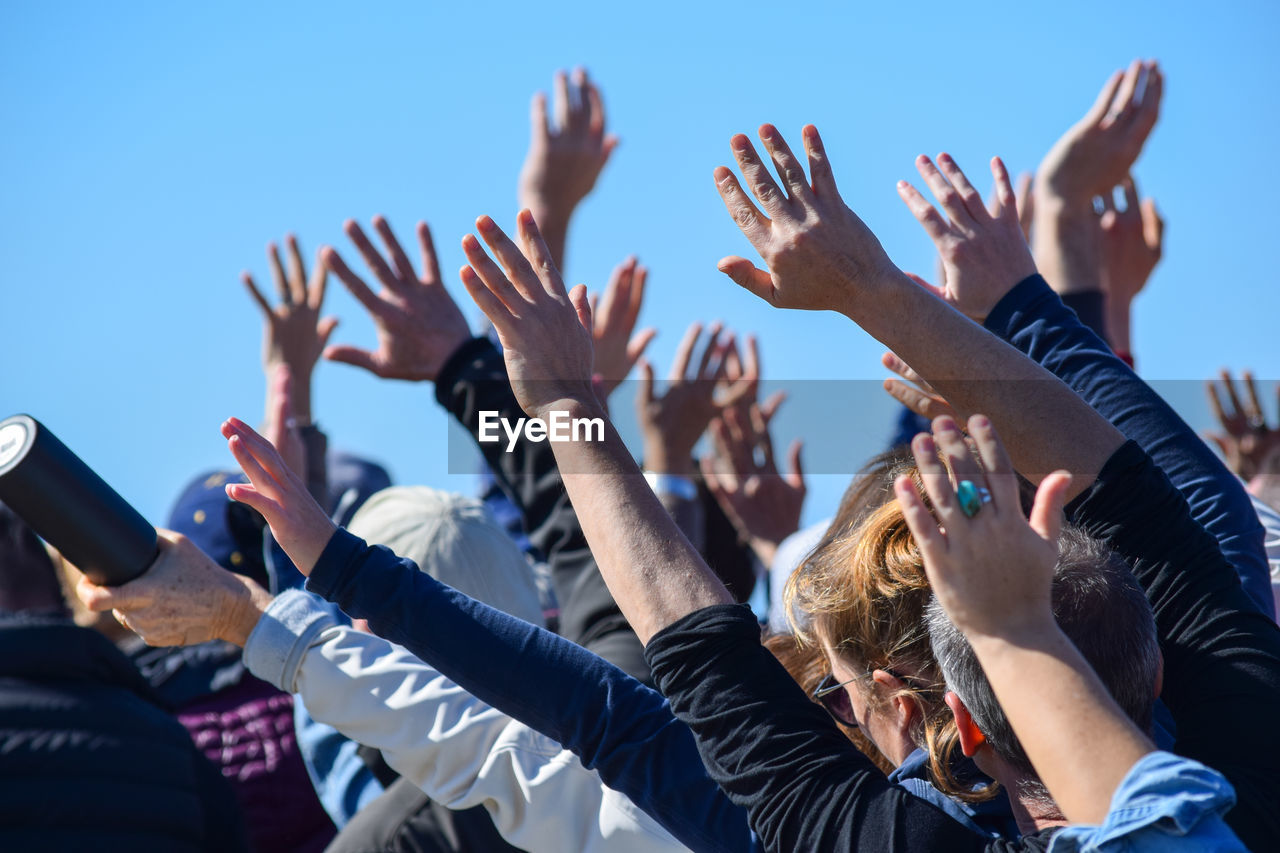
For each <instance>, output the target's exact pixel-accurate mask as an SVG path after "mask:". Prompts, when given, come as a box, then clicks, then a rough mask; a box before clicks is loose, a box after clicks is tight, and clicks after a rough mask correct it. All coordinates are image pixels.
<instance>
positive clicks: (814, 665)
mask: <svg viewBox="0 0 1280 853" xmlns="http://www.w3.org/2000/svg"><path fill="white" fill-rule="evenodd" d="M764 647H765V648H766V649H768V650H769V651H770V653H772V654H773V656H774V657H775V658H776V659H777V661H778V663H780V664H782V666H783V668H784V669H786V671H787V674H788V675H790V676H791V678H792V680H794V681H795V683H796V684H798V685H800V689H801V690H803V691H804V692H805V695H807V696H809V697H810V698H811V699H812V697H813V693H814V691H815V690H816V689H817V688H818V685H819V684H821V683H822V680H823V679H824V678H826V677H827V676H828V675H830V674H831V663H830V661H828V660H827V657H826V655H824V654H823V653H822V650H821V649H818V648H816V647H814V646H811V645H808V644H806V643H802V642H800V641H799V640H797V639H796V638H795V637H794V636H792V635H791V634H770V635H769V636H767V637H765V638H764ZM813 701H815V702H816V701H817V700H816V699H814V700H813ZM836 726H838V727H839V729H840V731H841V733H843V734H844V736H845V737H847V738H848V739H849V741H850V742H851V743H853V745H854V746H856V747H857V748H858V751H859V752H861V753H862V754H863V755H865V756H866V757H867V758H869V759H871V762H872V763H873V764H875V766H876V767H878V768H879V769H880V772H882V773H884V774H885V775H888V774H889V773H891V772H892V771H893V767H894V765H893V762H891V761H889V760H888V759H886V758H885V757H884V753H882V752H880V750H879V749H877V748H876V745H875V744H874V743H872V742H871V740H870V739H869V738H868V737H867V736H866V735H865V734H863V733H862V731H861V730H860V729H858V728H857V727H856V726H848V725H845V724H844V723H842V722H840V721H839V720H836Z"/></svg>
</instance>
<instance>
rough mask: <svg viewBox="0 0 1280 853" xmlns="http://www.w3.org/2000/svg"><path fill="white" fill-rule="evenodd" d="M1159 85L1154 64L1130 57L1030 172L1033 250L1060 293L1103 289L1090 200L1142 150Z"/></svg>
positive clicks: (1113, 183)
mask: <svg viewBox="0 0 1280 853" xmlns="http://www.w3.org/2000/svg"><path fill="white" fill-rule="evenodd" d="M1163 83H1164V80H1163V77H1162V75H1161V73H1160V69H1159V68H1158V67H1157V66H1156V63H1154V62H1140V61H1138V60H1134V62H1133V64H1132V65H1130V66H1129V69H1128V70H1127V71H1124V72H1120V71H1117V72H1115V73H1114V74H1112V75H1111V77H1110V78H1108V80H1107V82H1106V84H1105V85H1104V86H1103V87H1102V91H1101V92H1100V93H1099V94H1098V98H1097V100H1096V101H1095V102H1094V104H1093V106H1092V107H1091V108H1090V109H1089V111H1088V112H1087V113H1086V114H1085V116H1084V117H1083V118H1081V119H1080V121H1078V122H1077V123H1076V124H1075V125H1073V126H1072V127H1071V129H1070V130H1068V131H1067V132H1066V133H1065V134H1063V136H1062V138H1061V139H1059V140H1058V141H1057V142H1056V143H1055V144H1054V146H1053V148H1051V149H1050V150H1049V153H1048V154H1046V155H1045V158H1044V160H1043V161H1042V162H1041V163H1040V167H1039V169H1038V170H1037V171H1036V178H1035V183H1034V185H1033V189H1032V192H1033V193H1034V196H1035V206H1034V211H1035V215H1034V219H1033V222H1032V228H1031V239H1032V241H1033V242H1032V248H1033V249H1034V251H1035V258H1036V264H1037V265H1038V266H1039V267H1040V270H1041V272H1043V273H1044V275H1045V278H1047V279H1048V280H1049V281H1050V282H1052V283H1053V286H1054V289H1055V290H1057V291H1058V292H1059V293H1062V294H1068V293H1076V292H1080V291H1086V290H1099V289H1100V288H1101V287H1102V281H1101V271H1102V243H1101V240H1102V232H1101V229H1100V228H1099V227H1098V226H1099V223H1098V215H1097V213H1095V212H1094V208H1093V200H1094V198H1096V197H1098V196H1102V195H1105V194H1108V193H1111V192H1113V191H1114V189H1115V187H1117V186H1120V185H1121V183H1122V182H1123V181H1124V179H1125V178H1126V177H1127V176H1128V174H1129V170H1130V168H1131V167H1132V166H1133V163H1134V161H1136V160H1137V159H1138V155H1139V154H1140V153H1142V147H1143V145H1144V144H1145V143H1146V141H1147V137H1148V136H1149V135H1150V133H1151V129H1152V128H1153V127H1155V123H1156V119H1157V118H1158V117H1159V114H1160V95H1161V92H1162V89H1163Z"/></svg>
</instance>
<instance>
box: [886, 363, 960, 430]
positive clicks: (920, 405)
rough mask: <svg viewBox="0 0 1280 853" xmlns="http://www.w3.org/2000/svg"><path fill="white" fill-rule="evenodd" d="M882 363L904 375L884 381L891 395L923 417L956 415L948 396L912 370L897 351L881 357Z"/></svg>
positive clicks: (931, 418) (932, 417) (953, 416)
mask: <svg viewBox="0 0 1280 853" xmlns="http://www.w3.org/2000/svg"><path fill="white" fill-rule="evenodd" d="M880 363H881V364H883V365H884V366H885V367H887V368H889V369H890V370H892V371H893V372H894V373H896V374H898V376H900V377H902V378H901V379H886V380H885V381H884V390H885V391H887V392H889V396H890V397H892V398H893V399H895V400H897V401H898V402H899V403H901V404H902V405H904V406H906V407H907V408H908V409H910V410H911V411H913V412H915V413H916V414H917V415H920V416H921V417H922V418H928V419H929V420H933V419H934V418H940V417H942V416H944V415H945V416H947V417H950V418H955V417H956V410H955V409H953V408H952V407H951V404H950V403H948V402H947V401H946V398H944V397H943V396H942V395H941V394H939V393H938V392H937V391H935V390H934V389H933V386H932V385H930V384H929V383H928V382H926V381H925V380H924V378H923V377H922V376H921V375H920V374H919V373H916V372H915V371H914V370H912V369H911V365H909V364H907V363H906V362H905V361H903V360H902V359H901V358H899V357H898V356H897V354H896V353H892V352H886V353H885V354H884V355H882V356H881V357H880Z"/></svg>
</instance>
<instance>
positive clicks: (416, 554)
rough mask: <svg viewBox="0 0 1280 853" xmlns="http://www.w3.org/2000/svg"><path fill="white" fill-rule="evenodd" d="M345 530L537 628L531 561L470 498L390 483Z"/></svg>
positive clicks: (539, 611) (539, 613)
mask: <svg viewBox="0 0 1280 853" xmlns="http://www.w3.org/2000/svg"><path fill="white" fill-rule="evenodd" d="M348 529H349V530H350V532H351V533H352V534H354V535H356V536H359V537H360V538H362V539H365V540H366V541H368V542H369V543H370V544H375V545H385V546H387V547H388V548H390V549H391V550H392V551H394V552H395V553H396V554H397V555H399V556H401V557H405V558H407V559H410V560H412V561H413V562H414V563H416V564H417V565H418V568H419V569H421V570H422V571H424V572H426V573H427V574H429V575H431V576H432V577H433V578H435V579H436V580H438V581H441V582H442V583H446V584H448V585H449V586H451V587H453V588H454V589H456V590H458V591H459V592H463V593H466V594H467V595H469V596H471V597H472V598H474V599H476V600H478V601H483V602H484V603H485V604H488V605H490V606H492V607H496V608H497V609H499V610H502V611H505V612H507V613H510V614H511V615H512V616H518V617H519V618H521V619H524V620H525V621H527V622H532V623H534V624H535V625H541V624H542V622H543V617H542V606H541V603H540V601H539V598H538V589H537V585H536V583H535V581H534V577H533V570H532V569H531V568H530V566H529V562H528V560H527V559H525V556H524V553H523V552H522V551H521V550H520V548H519V546H517V545H516V543H515V542H514V541H513V540H512V539H511V537H510V536H508V535H507V532H506V531H505V530H503V529H502V527H500V526H499V525H498V523H497V521H495V520H494V518H493V516H492V514H491V513H490V512H489V510H488V509H486V508H485V506H484V504H483V503H481V502H480V501H478V500H475V499H474V498H468V497H464V496H462V495H458V494H454V493H452V492H443V491H440V490H438V489H432V488H428V487H426V486H392V487H391V488H389V489H383V490H382V491H380V492H377V493H376V494H374V495H373V496H372V497H370V498H369V500H368V501H366V502H365V503H364V505H363V506H361V507H360V509H359V510H358V511H357V512H356V514H355V515H354V516H353V517H352V519H351V524H350V526H349V527H348Z"/></svg>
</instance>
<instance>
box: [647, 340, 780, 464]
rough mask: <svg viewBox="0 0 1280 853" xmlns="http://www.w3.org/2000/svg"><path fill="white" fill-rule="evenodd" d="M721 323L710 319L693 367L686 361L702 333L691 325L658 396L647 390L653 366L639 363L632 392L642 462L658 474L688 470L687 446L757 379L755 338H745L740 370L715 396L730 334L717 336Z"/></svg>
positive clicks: (751, 390)
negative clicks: (635, 389) (641, 440)
mask: <svg viewBox="0 0 1280 853" xmlns="http://www.w3.org/2000/svg"><path fill="white" fill-rule="evenodd" d="M720 333H721V326H720V324H719V323H713V324H712V325H711V327H710V328H709V329H708V330H707V336H706V343H705V344H704V345H703V348H702V355H701V357H700V358H699V360H698V365H697V367H696V368H695V369H694V370H693V372H692V373H690V371H689V364H690V362H691V361H692V360H693V352H694V350H695V349H696V348H697V346H698V341H699V339H700V338H701V337H702V324H701V323H694V324H693V325H691V326H690V327H689V329H688V331H687V332H685V335H684V339H683V340H681V341H680V346H679V348H678V349H677V350H676V355H675V360H674V361H673V362H672V363H671V375H670V377H669V379H668V381H667V390H666V392H665V393H663V394H661V395H658V394H656V393H654V388H653V365H652V364H650V363H649V362H648V361H642V362H641V363H640V388H639V390H638V392H637V394H636V416H637V418H638V419H639V421H640V430H641V432H642V434H643V437H644V465H645V468H646V469H647V470H649V471H654V472H657V473H661V474H680V475H683V476H689V475H692V474H693V448H694V445H696V444H697V443H698V439H699V438H700V437H701V436H702V433H703V432H704V431H706V428H707V424H709V423H711V419H712V418H714V417H716V416H717V415H718V414H720V413H721V412H722V411H724V410H725V409H726V408H727V407H730V406H735V405H737V404H738V403H739V402H741V401H742V400H743V399H747V398H752V397H754V396H755V393H756V387H757V382H758V374H757V373H756V362H755V354H754V350H755V342H754V340H753V339H749V340H748V352H749V359H748V363H747V365H746V368H745V370H744V372H743V373H742V375H740V376H739V377H738V378H737V379H736V380H735V381H734V382H733V384H732V385H730V386H729V387H727V388H726V389H725V390H724V391H723V392H722V393H721V394H719V395H717V393H716V385H717V383H718V382H719V381H720V380H721V379H722V378H723V377H724V366H725V354H726V352H727V351H728V349H729V347H730V346H731V345H732V337H731V336H730V337H729V338H728V339H726V340H723V341H722V340H721V339H720V337H721V335H720Z"/></svg>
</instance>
